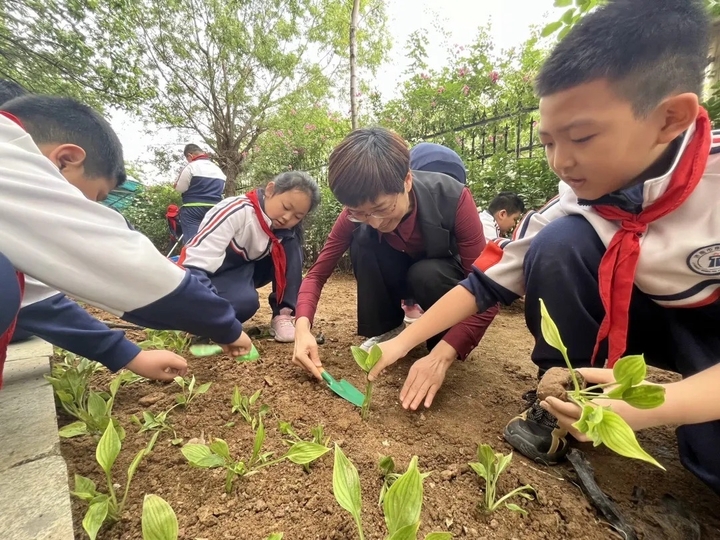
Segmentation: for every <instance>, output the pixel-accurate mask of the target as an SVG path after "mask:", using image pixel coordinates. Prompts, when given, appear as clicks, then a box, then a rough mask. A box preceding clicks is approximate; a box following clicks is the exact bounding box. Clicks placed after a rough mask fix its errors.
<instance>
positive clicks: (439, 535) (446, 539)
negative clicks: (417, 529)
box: [425, 532, 453, 540]
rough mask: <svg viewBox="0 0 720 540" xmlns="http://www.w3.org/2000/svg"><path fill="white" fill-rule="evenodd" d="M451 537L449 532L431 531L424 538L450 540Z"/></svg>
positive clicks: (426, 539)
mask: <svg viewBox="0 0 720 540" xmlns="http://www.w3.org/2000/svg"><path fill="white" fill-rule="evenodd" d="M452 537H453V535H452V533H449V532H431V533H430V534H428V535H427V536H426V537H425V540H450V539H451V538H452Z"/></svg>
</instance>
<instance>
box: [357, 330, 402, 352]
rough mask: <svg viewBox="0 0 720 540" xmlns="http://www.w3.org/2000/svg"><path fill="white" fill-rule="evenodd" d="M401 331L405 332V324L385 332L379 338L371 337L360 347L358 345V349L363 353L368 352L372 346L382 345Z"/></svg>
mask: <svg viewBox="0 0 720 540" xmlns="http://www.w3.org/2000/svg"><path fill="white" fill-rule="evenodd" d="M403 330H405V323H402V324H401V325H400V326H398V327H397V328H393V329H392V330H390V331H389V332H385V333H384V334H382V335H381V336H375V337H371V338H370V339H368V340H367V341H366V342H364V343H363V344H362V345H360V348H361V349H362V350H363V351H365V352H370V349H372V348H373V346H374V345H377V344H378V343H382V342H383V341H388V340H389V339H392V338H394V337H395V336H397V335H398V334H399V333H400V332H402V331H403Z"/></svg>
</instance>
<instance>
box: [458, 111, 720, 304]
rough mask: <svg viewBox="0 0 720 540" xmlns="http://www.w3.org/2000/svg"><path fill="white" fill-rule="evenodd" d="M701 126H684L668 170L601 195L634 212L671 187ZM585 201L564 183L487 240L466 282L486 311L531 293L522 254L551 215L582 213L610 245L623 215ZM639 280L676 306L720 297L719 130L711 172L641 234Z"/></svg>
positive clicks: (650, 293) (658, 300) (650, 294)
mask: <svg viewBox="0 0 720 540" xmlns="http://www.w3.org/2000/svg"><path fill="white" fill-rule="evenodd" d="M694 133H695V125H693V126H692V127H691V128H690V129H689V130H688V131H687V132H686V133H685V135H684V137H683V139H682V141H681V143H680V148H679V150H678V152H677V156H676V158H675V160H674V162H673V164H672V166H671V168H670V169H669V170H668V171H667V172H666V173H665V174H664V175H662V176H659V177H657V178H653V179H650V180H647V181H645V182H643V183H642V184H638V185H636V186H632V187H629V188H626V189H624V190H621V191H618V192H615V193H612V194H610V195H607V196H605V197H603V198H602V199H601V200H599V201H594V202H595V203H597V204H599V203H602V204H613V205H616V206H620V207H622V208H623V209H625V210H628V211H634V212H639V211H640V210H641V209H643V208H645V207H647V206H648V205H650V204H652V203H653V202H655V201H656V200H657V199H658V198H659V197H660V196H661V195H662V194H663V193H664V192H665V191H666V190H667V187H668V185H669V183H670V179H671V177H672V173H673V171H674V170H675V168H676V167H677V164H678V163H679V161H680V157H681V156H682V154H683V152H684V151H685V149H686V147H687V145H688V143H689V141H690V140H691V138H692V136H693V134H694ZM582 202H583V203H584V204H581V203H580V202H578V198H577V196H576V195H575V193H574V192H573V191H572V190H571V189H570V188H569V187H567V186H566V185H565V184H564V183H563V184H561V188H560V194H559V195H558V196H557V197H555V198H554V199H552V200H551V201H550V202H549V203H548V204H547V205H546V206H545V207H544V208H543V209H541V210H540V211H538V212H530V213H528V214H527V215H526V216H525V218H524V219H523V220H522V221H521V222H520V224H519V225H518V227H517V228H516V231H515V234H514V237H513V240H506V239H497V240H495V241H493V242H492V243H490V244H488V246H487V247H486V248H485V251H484V252H483V253H482V255H481V256H480V257H479V258H478V260H477V261H476V263H475V265H474V266H475V267H474V270H473V273H472V274H471V275H470V276H469V277H468V279H466V280H465V281H463V282H461V285H463V286H464V287H465V288H466V289H468V290H469V291H470V292H472V293H473V294H474V295H475V298H476V300H477V304H478V309H479V310H480V311H483V310H484V309H487V308H488V307H489V306H492V305H494V304H495V303H497V302H503V303H505V304H509V303H511V302H512V301H513V300H515V299H516V298H518V297H519V296H522V295H523V294H525V276H524V275H523V259H524V257H525V254H526V253H527V250H528V247H529V245H530V242H531V241H532V239H533V237H534V236H535V235H536V234H538V232H539V231H540V230H542V228H543V227H544V226H545V225H547V224H548V223H550V222H551V221H553V220H555V219H558V218H560V217H562V216H567V215H581V216H583V217H584V218H585V219H587V220H588V222H589V223H590V224H591V225H592V226H593V228H594V229H595V231H596V232H597V234H598V236H599V237H600V239H601V240H602V242H603V243H604V244H605V246H606V247H607V246H608V244H609V243H610V240H611V239H612V237H613V236H614V235H615V233H616V232H617V230H618V228H619V224H618V222H615V221H609V220H607V219H604V218H602V217H601V216H600V215H599V214H598V213H597V212H596V211H595V210H594V209H593V207H592V205H591V204H590V203H589V202H588V201H582ZM588 241H590V240H588ZM635 285H636V286H637V287H638V289H640V291H642V292H643V293H644V294H646V295H647V296H648V297H650V298H651V299H652V300H653V301H655V302H656V303H658V304H660V305H662V306H666V307H669V308H694V307H702V306H706V305H709V304H712V303H714V302H716V301H717V300H718V298H720V132H713V142H712V147H711V150H710V156H709V157H708V162H707V166H706V169H705V174H704V176H703V177H702V178H701V180H700V182H699V183H698V185H697V186H696V187H695V189H694V191H693V193H691V194H690V196H689V197H688V198H687V199H686V200H685V201H684V202H683V203H682V204H681V205H680V206H679V207H678V208H677V209H675V210H674V211H673V212H670V213H669V214H667V215H665V216H664V217H661V218H659V219H657V220H656V221H652V222H650V224H649V225H648V228H647V231H646V232H645V233H644V234H642V236H641V237H640V256H639V261H638V265H637V271H636V274H635Z"/></svg>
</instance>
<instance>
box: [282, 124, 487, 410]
mask: <svg viewBox="0 0 720 540" xmlns="http://www.w3.org/2000/svg"><path fill="white" fill-rule="evenodd" d="M328 182H329V185H330V189H331V190H332V192H333V194H334V195H335V197H336V198H337V199H338V201H340V202H341V203H342V204H343V205H344V206H345V208H344V209H343V211H342V212H341V213H340V216H339V217H338V219H337V221H336V222H335V225H334V226H333V229H332V231H331V232H330V235H329V237H328V240H327V242H326V243H325V245H324V246H323V249H322V250H321V252H320V255H319V256H318V259H317V261H316V262H315V264H314V265H313V266H312V268H311V269H310V271H309V272H308V274H307V276H306V277H305V279H304V280H303V282H302V285H301V286H300V293H299V296H298V303H297V307H296V321H295V352H294V356H293V362H294V363H296V364H298V365H300V366H302V367H304V368H305V369H306V370H308V371H309V372H310V373H312V374H313V375H314V376H315V377H317V378H318V379H320V378H321V375H320V368H321V366H322V364H321V361H320V358H319V355H318V348H317V344H316V342H315V338H314V337H313V335H312V333H311V331H310V329H311V326H312V321H313V317H314V315H315V311H316V308H317V305H318V302H319V300H320V293H321V291H322V287H323V286H324V284H325V282H326V281H327V279H328V278H329V277H330V275H331V274H332V272H333V270H334V269H335V266H336V265H337V263H338V261H339V260H340V258H341V257H342V255H343V253H345V251H346V250H347V249H348V248H349V249H350V258H351V260H352V265H353V272H354V274H355V279H356V281H357V298H358V334H359V335H361V336H366V337H369V338H371V339H369V340H368V341H366V342H365V343H364V344H363V346H364V348H366V349H369V348H370V347H372V345H374V344H376V343H378V342H381V341H385V340H387V339H390V338H391V337H393V336H394V335H396V334H397V333H399V332H400V331H401V330H402V328H403V326H404V324H403V318H404V312H403V309H402V307H401V302H402V300H403V299H405V298H412V299H414V301H415V302H417V303H418V304H419V305H421V306H422V307H423V308H424V309H427V308H429V307H430V306H432V305H433V304H434V303H435V302H436V301H437V300H438V299H440V298H441V297H442V296H443V295H444V294H445V293H446V292H448V291H449V290H450V289H452V288H453V287H454V286H455V285H457V283H458V282H459V281H461V280H462V279H464V278H465V277H466V276H467V275H468V274H469V273H470V271H471V269H472V263H473V262H474V261H475V259H477V258H478V256H479V255H480V252H481V251H482V250H483V248H484V247H485V237H484V235H483V230H482V225H481V224H480V218H479V217H478V213H477V210H476V207H475V203H474V201H473V198H472V195H471V194H470V192H469V191H468V189H467V188H466V187H465V186H464V185H463V184H462V183H460V182H458V181H457V180H456V179H455V178H453V177H451V176H448V175H447V174H443V173H440V172H434V171H417V170H411V169H410V152H409V151H408V145H407V143H406V142H405V141H404V140H403V139H402V138H401V137H400V136H399V135H397V134H396V133H393V132H391V131H389V130H387V129H383V128H369V129H359V130H356V131H354V132H352V133H351V134H350V135H349V136H348V137H346V138H345V139H344V140H343V141H342V142H341V143H340V144H339V145H338V146H337V147H336V148H335V150H333V152H332V154H331V155H330V161H329V164H328ZM496 313H497V308H493V309H491V310H488V311H487V312H485V313H481V314H476V315H473V316H472V317H469V318H467V319H466V320H464V321H462V322H461V323H459V324H458V325H456V326H455V327H453V328H451V329H450V330H448V331H447V332H446V333H444V334H442V335H437V336H434V337H433V338H431V339H430V340H428V342H427V346H428V350H429V351H430V352H429V354H428V355H427V356H425V357H423V358H422V359H420V360H418V361H417V362H416V363H415V364H414V365H413V367H412V368H411V370H410V373H409V375H408V378H407V380H406V382H405V385H404V387H403V389H402V391H401V394H400V397H401V400H402V401H403V406H404V407H405V408H412V409H416V408H417V407H418V406H419V405H420V403H423V402H424V403H425V406H426V407H429V406H430V404H431V403H432V400H433V398H434V396H435V394H436V392H437V391H438V389H439V388H440V386H441V385H442V382H443V380H444V378H445V373H446V372H447V369H448V368H449V367H450V365H451V364H452V363H453V362H454V361H455V360H456V359H457V358H461V359H464V358H465V357H466V356H467V355H468V354H469V353H470V352H471V351H472V350H473V349H474V348H475V347H476V346H477V344H478V342H479V341H480V339H481V338H482V336H483V334H484V333H485V330H486V329H487V327H488V326H489V325H490V323H491V322H492V319H493V318H494V316H495V314H496Z"/></svg>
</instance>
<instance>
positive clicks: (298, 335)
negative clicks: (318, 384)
mask: <svg viewBox="0 0 720 540" xmlns="http://www.w3.org/2000/svg"><path fill="white" fill-rule="evenodd" d="M292 361H293V364H295V365H297V366H300V367H301V368H303V369H304V370H306V371H307V372H308V373H311V374H312V375H313V376H314V377H315V378H316V379H318V380H322V375H321V374H320V369H321V368H322V362H320V355H319V354H318V345H317V341H316V340H315V336H313V335H312V332H311V331H310V322H309V321H308V320H307V319H306V318H305V317H301V318H300V319H299V320H298V321H297V322H296V323H295V350H294V351H293V359H292Z"/></svg>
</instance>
